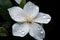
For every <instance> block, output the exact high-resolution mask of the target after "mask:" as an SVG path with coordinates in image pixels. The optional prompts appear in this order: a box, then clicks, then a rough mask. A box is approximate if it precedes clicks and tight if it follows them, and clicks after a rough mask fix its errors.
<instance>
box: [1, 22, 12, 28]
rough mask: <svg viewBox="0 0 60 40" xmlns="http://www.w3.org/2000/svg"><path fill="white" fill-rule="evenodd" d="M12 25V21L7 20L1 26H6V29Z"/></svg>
mask: <svg viewBox="0 0 60 40" xmlns="http://www.w3.org/2000/svg"><path fill="white" fill-rule="evenodd" d="M10 26H11V23H10V22H5V23H4V24H3V25H2V26H1V27H4V28H5V29H7V28H9V27H10Z"/></svg>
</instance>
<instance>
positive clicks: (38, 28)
mask: <svg viewBox="0 0 60 40" xmlns="http://www.w3.org/2000/svg"><path fill="white" fill-rule="evenodd" d="M29 34H30V35H31V36H32V37H34V38H35V39H38V40H43V38H44V37H45V31H44V29H43V27H42V25H39V24H37V23H34V24H31V27H30V31H29Z"/></svg>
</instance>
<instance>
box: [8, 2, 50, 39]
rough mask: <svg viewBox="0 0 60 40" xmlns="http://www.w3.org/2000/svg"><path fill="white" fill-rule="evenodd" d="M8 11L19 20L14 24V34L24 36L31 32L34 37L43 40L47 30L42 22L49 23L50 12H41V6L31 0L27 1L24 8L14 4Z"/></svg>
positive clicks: (13, 17)
mask: <svg viewBox="0 0 60 40" xmlns="http://www.w3.org/2000/svg"><path fill="white" fill-rule="evenodd" d="M8 11H9V14H10V16H11V18H12V19H13V20H14V21H16V22H17V23H15V24H13V26H12V34H13V36H19V37H24V36H25V35H26V34H27V33H29V34H30V35H31V36H32V37H33V38H35V39H37V40H43V38H44V37H45V31H44V29H43V27H42V25H41V24H47V23H49V21H50V20H51V17H50V16H49V15H48V14H45V13H43V12H39V7H38V6H37V5H35V4H33V3H32V2H30V1H29V2H27V3H26V5H25V6H24V8H23V9H22V8H20V7H18V6H14V7H12V8H9V9H8ZM38 23H40V24H38Z"/></svg>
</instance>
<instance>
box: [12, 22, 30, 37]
mask: <svg viewBox="0 0 60 40" xmlns="http://www.w3.org/2000/svg"><path fill="white" fill-rule="evenodd" d="M28 32H29V26H28V25H27V24H26V23H23V24H19V23H15V24H14V25H13V26H12V33H13V35H14V36H20V37H24V36H25V35H26V34H27V33H28Z"/></svg>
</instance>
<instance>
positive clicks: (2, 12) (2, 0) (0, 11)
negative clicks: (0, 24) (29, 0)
mask: <svg viewBox="0 0 60 40" xmlns="http://www.w3.org/2000/svg"><path fill="white" fill-rule="evenodd" d="M10 7H12V4H11V2H10V0H0V16H1V17H3V18H4V19H5V20H8V21H11V18H10V16H9V13H8V11H7V9H8V8H10Z"/></svg>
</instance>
